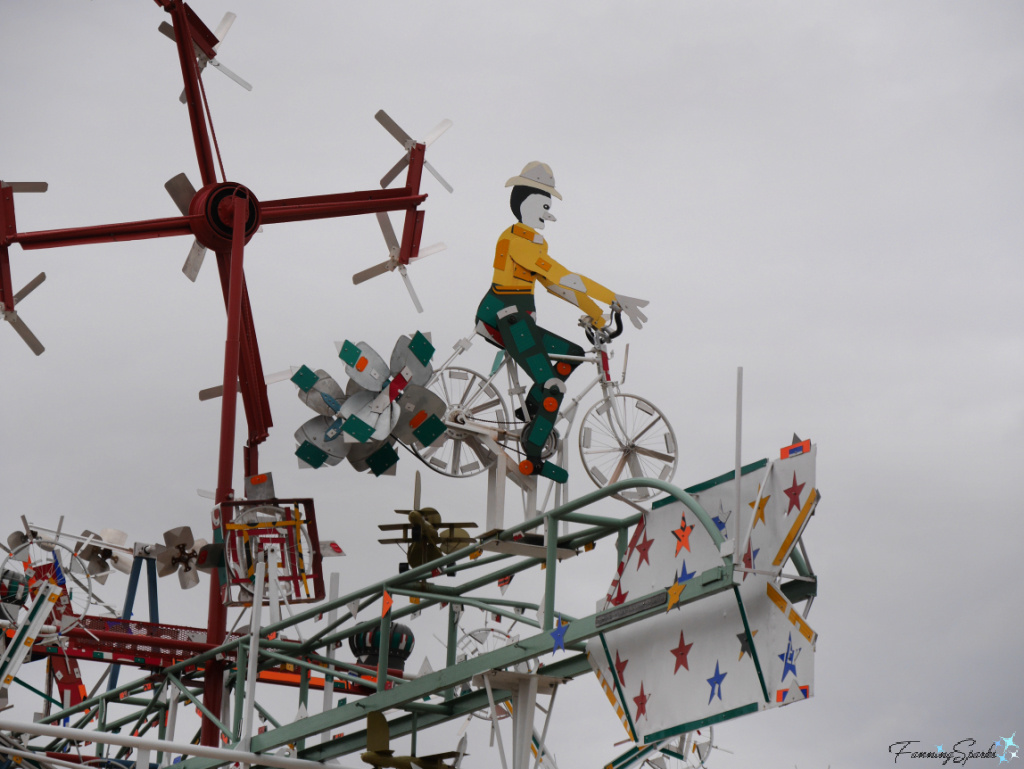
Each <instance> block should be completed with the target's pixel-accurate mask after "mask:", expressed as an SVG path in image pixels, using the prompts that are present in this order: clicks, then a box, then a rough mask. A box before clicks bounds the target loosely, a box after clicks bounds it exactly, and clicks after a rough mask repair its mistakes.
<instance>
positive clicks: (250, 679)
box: [238, 553, 267, 750]
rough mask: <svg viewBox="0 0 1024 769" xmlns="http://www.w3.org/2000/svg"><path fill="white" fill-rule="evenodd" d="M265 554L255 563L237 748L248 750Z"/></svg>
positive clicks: (254, 699)
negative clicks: (242, 707) (246, 664)
mask: <svg viewBox="0 0 1024 769" xmlns="http://www.w3.org/2000/svg"><path fill="white" fill-rule="evenodd" d="M265 558H266V554H265V553H264V555H263V556H262V557H261V558H260V559H259V560H258V561H257V562H256V582H255V583H254V584H253V594H252V620H251V622H250V623H249V659H248V663H249V665H248V668H247V670H246V674H245V711H244V716H243V719H244V720H243V725H242V733H241V734H240V735H238V747H239V748H241V749H242V750H248V749H249V741H250V739H251V738H252V717H253V713H254V711H255V710H256V708H255V702H256V679H257V678H259V662H260V615H261V614H262V610H263V579H264V577H265V576H266V573H267V571H266V570H267V564H266V561H265Z"/></svg>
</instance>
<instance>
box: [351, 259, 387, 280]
mask: <svg viewBox="0 0 1024 769" xmlns="http://www.w3.org/2000/svg"><path fill="white" fill-rule="evenodd" d="M393 269H395V263H394V262H392V261H391V260H390V259H388V260H387V261H386V262H381V263H380V264H375V265H374V266H373V267H368V268H366V269H365V270H363V271H362V272H357V273H356V274H355V275H353V276H352V282H353V283H354V284H355V285H357V286H358V285H359V284H360V283H365V282H366V281H368V280H369V279H370V278H376V277H377V276H378V275H383V274H384V273H385V272H390V271H391V270H393Z"/></svg>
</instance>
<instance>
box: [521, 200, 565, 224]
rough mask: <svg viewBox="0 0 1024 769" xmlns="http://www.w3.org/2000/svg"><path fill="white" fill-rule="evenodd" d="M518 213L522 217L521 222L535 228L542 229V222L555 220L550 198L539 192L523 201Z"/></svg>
mask: <svg viewBox="0 0 1024 769" xmlns="http://www.w3.org/2000/svg"><path fill="white" fill-rule="evenodd" d="M519 215H520V216H522V217H523V219H522V222H523V224H525V225H526V226H527V227H533V229H535V230H543V229H544V222H553V221H556V219H555V215H554V214H552V213H551V198H549V197H548V196H547V195H541V194H539V193H538V194H537V195H530V196H529V197H528V198H527V199H526V200H524V201H523V204H522V205H521V206H520V207H519Z"/></svg>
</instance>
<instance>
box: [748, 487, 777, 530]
mask: <svg viewBox="0 0 1024 769" xmlns="http://www.w3.org/2000/svg"><path fill="white" fill-rule="evenodd" d="M757 493H758V494H760V493H761V487H760V486H758V487H757ZM771 498H772V495H771V494H768V495H767V496H764V497H761V501H760V503H758V505H757V515H755V516H754V525H753V526H751V528H752V529H753V528H755V527H756V526H757V522H758V521H760V522H761V523H765V520H764V509H765V507H766V506H767V505H768V500H769V499H771ZM755 502H756V500H755ZM748 505H749V507H750V509H751V510H753V508H754V502H749V503H748Z"/></svg>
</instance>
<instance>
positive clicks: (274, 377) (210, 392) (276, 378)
mask: <svg viewBox="0 0 1024 769" xmlns="http://www.w3.org/2000/svg"><path fill="white" fill-rule="evenodd" d="M296 371H298V369H297V368H296V367H294V366H292V367H291V368H286V369H285V370H284V371H275V372H274V373H273V374H264V375H263V381H264V382H265V383H266V384H268V385H271V384H276V383H277V382H284V381H285V380H287V379H291V378H292V375H293V374H295V372H296ZM238 391H239V392H241V391H242V385H241V383H239V385H238ZM223 394H224V385H216V386H215V387H207V388H206V389H205V390H200V391H199V400H201V401H209V400H213V399H214V398H219V397H221V396H222V395H223ZM205 495H209V499H213V497H214V494H213V492H212V491H207V492H205V493H204V492H203V491H202V490H201V489H200V490H199V496H201V497H202V496H205Z"/></svg>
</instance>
